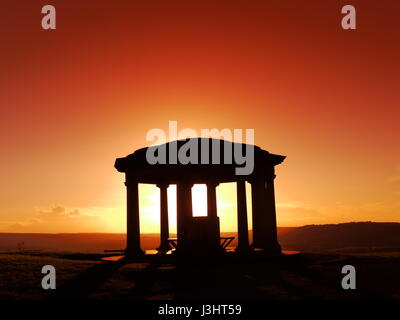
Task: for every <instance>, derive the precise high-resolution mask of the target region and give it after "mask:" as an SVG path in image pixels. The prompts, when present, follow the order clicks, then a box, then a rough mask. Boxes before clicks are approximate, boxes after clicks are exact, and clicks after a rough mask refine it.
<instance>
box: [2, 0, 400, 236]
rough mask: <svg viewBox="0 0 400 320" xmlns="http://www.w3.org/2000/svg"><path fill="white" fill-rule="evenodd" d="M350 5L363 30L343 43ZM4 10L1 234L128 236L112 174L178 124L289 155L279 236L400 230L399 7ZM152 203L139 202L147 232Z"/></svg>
mask: <svg viewBox="0 0 400 320" xmlns="http://www.w3.org/2000/svg"><path fill="white" fill-rule="evenodd" d="M349 3H351V4H353V5H354V6H355V7H356V9H357V30H352V31H345V30H342V29H341V25H340V20H341V18H342V14H341V13H340V11H341V7H342V6H343V5H345V4H349ZM45 4H52V5H54V6H55V7H56V9H57V29H56V30H52V31H45V30H42V29H41V24H40V23H41V17H42V14H41V8H42V6H43V5H45ZM0 8H1V12H2V20H1V22H0V27H1V28H0V37H1V51H0V57H1V60H0V61H1V62H0V63H1V71H2V72H1V74H0V88H1V95H0V99H1V103H0V108H1V115H2V116H1V120H0V122H1V123H0V134H1V140H0V147H1V150H2V153H1V169H0V170H1V183H0V231H16V232H23V231H27V232H28V231H29V232H83V231H98V232H123V231H124V223H125V220H124V203H125V198H124V195H125V194H124V186H123V176H122V175H121V174H119V173H117V172H116V171H115V169H114V168H113V163H114V159H115V158H116V157H121V156H125V155H127V154H129V153H131V152H133V151H134V150H136V149H137V148H139V147H142V146H145V145H147V144H148V142H146V133H147V131H148V130H150V129H152V128H162V129H167V127H168V121H169V120H177V121H178V126H179V129H183V128H193V129H195V130H200V129H201V128H218V129H223V128H230V129H234V128H243V129H244V128H253V129H254V130H255V143H256V144H257V145H259V146H260V147H262V148H264V149H267V150H269V151H270V152H273V153H278V154H283V155H287V160H286V161H285V162H284V164H282V165H281V166H280V167H279V168H277V179H276V193H277V206H278V213H277V214H278V216H277V218H278V224H279V225H285V226H296V225H303V224H309V223H318V224H319V223H337V222H344V221H356V220H357V221H358V220H373V221H400V218H399V217H400V215H399V209H400V201H399V198H400V197H399V196H400V151H399V150H400V148H399V141H400V130H399V120H400V111H399V97H400V85H399V83H400V82H399V76H400V62H399V56H400V44H399V36H400V22H399V19H398V14H399V12H400V3H399V2H398V1H395V0H382V1H353V0H351V1H346V2H345V1H337V0H327V1H317V0H307V1H294V0H293V1H232V0H231V1H225V0H220V1H169V0H168V1H151V2H150V1H104V0H99V1H96V4H95V5H94V4H93V2H89V1H77V0H69V1H29V2H23V3H22V2H20V1H11V0H3V1H2V2H1V4H0ZM144 188H145V189H146V188H147V187H144ZM228 189H229V188H227V190H226V191H224V192H222V191H221V198H223V199H224V200H225V202H224V203H225V209H221V210H225V211H226V212H225V211H224V212H223V214H225V215H226V217H227V218H226V221H227V222H225V224H226V229H230V228H232V226H233V227H234V223H229V221H231V222H232V221H234V220H232V219H231V218H230V217H229V214H231V215H234V212H233V213H232V211H233V209H232V206H231V204H230V202H234V200H232V199H231V197H230V194H234V193H232V190H228ZM152 190H153V189H151V188H147V189H146V190H144V191H143V194H144V195H143V201H142V206H143V211H142V212H145V215H146V214H147V216H146V217H147V218H145V219H144V221H147V222H146V223H144V230H145V231H149V232H150V231H154V230H153V229H154V228H152V227H151V221H153V220H157V219H158V218H157V217H156V216H151V212H153V211H154V210H153V209H151V208H152V205H153V204H152V199H156V198H157V194H156V193H154V192H153V191H152ZM222 193H225V194H224V195H222ZM146 208H147V209H146ZM229 208H230V209H229ZM146 212H147V213H146ZM146 219H148V220H146Z"/></svg>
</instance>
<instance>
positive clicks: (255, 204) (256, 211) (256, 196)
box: [250, 178, 265, 248]
mask: <svg viewBox="0 0 400 320" xmlns="http://www.w3.org/2000/svg"><path fill="white" fill-rule="evenodd" d="M250 183H251V206H252V212H251V215H252V220H253V244H252V246H253V247H254V248H262V247H263V246H264V244H265V239H264V231H265V219H263V218H265V217H263V215H265V210H264V208H263V204H264V201H263V199H262V198H263V196H264V190H265V181H263V180H262V179H260V178H257V179H254V180H252V181H251V182H250Z"/></svg>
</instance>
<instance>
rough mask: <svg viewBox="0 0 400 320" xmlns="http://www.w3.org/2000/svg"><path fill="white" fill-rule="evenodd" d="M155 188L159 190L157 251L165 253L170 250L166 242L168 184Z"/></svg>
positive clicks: (167, 234) (167, 236)
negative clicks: (158, 244)
mask: <svg viewBox="0 0 400 320" xmlns="http://www.w3.org/2000/svg"><path fill="white" fill-rule="evenodd" d="M157 187H158V188H159V189H160V246H159V247H158V248H157V250H160V251H165V250H169V249H171V246H170V245H169V242H168V238H169V227H168V184H166V183H165V184H164V183H163V184H158V185H157Z"/></svg>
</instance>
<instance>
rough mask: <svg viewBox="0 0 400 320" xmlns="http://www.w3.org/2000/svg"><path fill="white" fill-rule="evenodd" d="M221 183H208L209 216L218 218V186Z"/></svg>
mask: <svg viewBox="0 0 400 320" xmlns="http://www.w3.org/2000/svg"><path fill="white" fill-rule="evenodd" d="M218 184H219V183H216V182H210V183H207V215H208V216H209V217H213V218H216V217H217V216H218V214H217V190H216V188H217V186H218Z"/></svg>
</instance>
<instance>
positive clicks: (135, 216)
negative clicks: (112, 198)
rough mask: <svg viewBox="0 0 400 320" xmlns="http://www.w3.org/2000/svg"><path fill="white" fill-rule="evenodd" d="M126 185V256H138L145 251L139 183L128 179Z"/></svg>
mask: <svg viewBox="0 0 400 320" xmlns="http://www.w3.org/2000/svg"><path fill="white" fill-rule="evenodd" d="M125 185H126V218H127V219H126V220H127V221H126V226H127V230H126V249H125V256H136V255H141V254H143V253H144V251H143V250H142V249H140V222H139V184H138V182H137V181H130V180H127V182H125Z"/></svg>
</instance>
